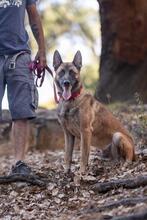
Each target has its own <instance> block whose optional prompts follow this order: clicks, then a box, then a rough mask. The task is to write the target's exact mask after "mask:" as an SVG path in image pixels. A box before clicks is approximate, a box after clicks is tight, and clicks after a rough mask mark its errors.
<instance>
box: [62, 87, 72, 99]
mask: <svg viewBox="0 0 147 220" xmlns="http://www.w3.org/2000/svg"><path fill="white" fill-rule="evenodd" d="M62 96H63V98H64V100H68V99H69V98H70V97H71V88H70V87H68V88H67V87H64V89H63V94H62Z"/></svg>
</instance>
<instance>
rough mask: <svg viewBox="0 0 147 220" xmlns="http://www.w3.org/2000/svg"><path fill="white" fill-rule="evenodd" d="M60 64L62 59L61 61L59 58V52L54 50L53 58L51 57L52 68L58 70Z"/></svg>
mask: <svg viewBox="0 0 147 220" xmlns="http://www.w3.org/2000/svg"><path fill="white" fill-rule="evenodd" d="M61 63H63V62H62V59H61V56H60V54H59V52H58V51H57V50H56V51H55V52H54V56H53V67H54V69H55V70H57V69H58V67H59V66H60V65H61Z"/></svg>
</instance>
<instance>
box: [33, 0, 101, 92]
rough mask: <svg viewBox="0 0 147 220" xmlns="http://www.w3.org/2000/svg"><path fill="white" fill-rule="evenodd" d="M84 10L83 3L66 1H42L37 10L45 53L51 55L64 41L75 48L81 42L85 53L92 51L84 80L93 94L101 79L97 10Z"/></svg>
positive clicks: (69, 53)
mask: <svg viewBox="0 0 147 220" xmlns="http://www.w3.org/2000/svg"><path fill="white" fill-rule="evenodd" d="M83 6H84V3H83V2H82V0H64V1H60V2H58V3H57V2H56V1H48V0H41V1H39V4H38V9H39V13H40V16H41V20H42V24H43V28H44V33H45V41H46V49H47V52H49V54H50V53H53V51H54V50H55V49H58V46H59V43H61V40H62V41H63V37H65V38H68V39H69V40H70V41H71V42H73V44H71V45H73V46H74V39H75V38H78V40H79V44H80V43H81V42H82V44H83V46H84V47H85V48H86V50H85V51H89V53H90V55H89V54H87V59H86V61H88V59H89V56H90V62H88V63H87V65H86V67H84V69H83V75H82V78H83V80H84V84H85V86H86V88H87V89H89V90H91V91H94V89H95V87H96V80H97V78H98V54H97V53H96V44H97V39H98V38H99V37H100V27H99V21H98V9H95V8H88V7H83ZM30 35H31V43H30V44H31V47H32V48H33V50H34V51H35V48H36V43H35V41H34V38H33V36H32V34H31V31H30ZM61 37H62V39H61ZM65 48H66V45H65ZM87 49H88V50H87ZM34 53H35V52H34ZM70 56H73V54H72V55H71V52H70V51H69V52H68V57H70ZM84 66H85V64H84Z"/></svg>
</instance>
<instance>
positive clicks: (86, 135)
mask: <svg viewBox="0 0 147 220" xmlns="http://www.w3.org/2000/svg"><path fill="white" fill-rule="evenodd" d="M91 135H92V134H91V130H90V128H89V127H88V128H84V129H83V130H82V132H81V162H80V173H85V171H86V168H87V167H88V159H89V152H90V144H91Z"/></svg>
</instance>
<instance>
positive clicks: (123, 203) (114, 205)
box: [95, 196, 147, 212]
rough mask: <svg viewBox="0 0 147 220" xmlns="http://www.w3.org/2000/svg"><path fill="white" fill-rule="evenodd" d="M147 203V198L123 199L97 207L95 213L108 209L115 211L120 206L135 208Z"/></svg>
mask: <svg viewBox="0 0 147 220" xmlns="http://www.w3.org/2000/svg"><path fill="white" fill-rule="evenodd" d="M146 202H147V196H145V197H141V198H128V199H122V200H118V201H116V202H112V203H108V204H106V205H104V206H100V207H97V208H96V210H95V211H98V212H101V211H104V210H106V209H113V208H117V207H119V206H127V207H128V206H135V205H136V204H139V203H146Z"/></svg>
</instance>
